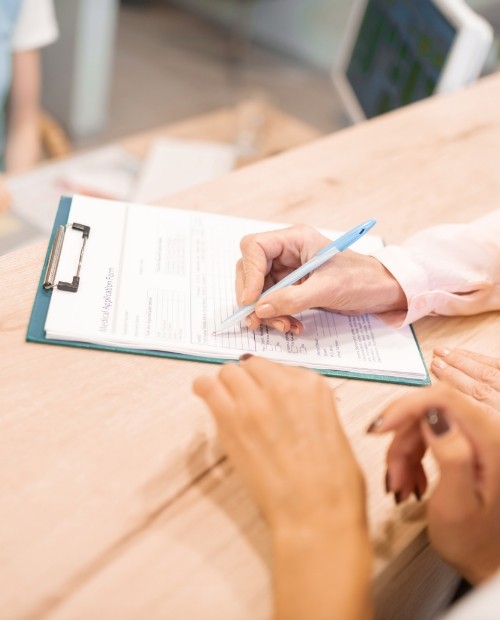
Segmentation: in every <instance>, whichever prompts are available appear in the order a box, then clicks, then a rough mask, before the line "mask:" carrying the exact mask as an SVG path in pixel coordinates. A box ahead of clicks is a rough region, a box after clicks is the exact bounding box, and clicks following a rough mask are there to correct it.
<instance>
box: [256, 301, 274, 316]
mask: <svg viewBox="0 0 500 620" xmlns="http://www.w3.org/2000/svg"><path fill="white" fill-rule="evenodd" d="M255 314H256V315H257V316H258V317H259V318H261V319H270V318H271V317H273V316H274V315H275V314H276V312H275V311H274V308H273V307H272V306H271V304H262V305H261V306H257V308H255Z"/></svg>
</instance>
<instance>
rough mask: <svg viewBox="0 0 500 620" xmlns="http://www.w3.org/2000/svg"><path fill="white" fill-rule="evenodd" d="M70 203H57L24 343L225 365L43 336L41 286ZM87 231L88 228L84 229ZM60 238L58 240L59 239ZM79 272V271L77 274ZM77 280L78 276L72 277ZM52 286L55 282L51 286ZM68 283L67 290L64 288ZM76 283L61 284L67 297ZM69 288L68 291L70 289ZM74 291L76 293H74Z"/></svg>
mask: <svg viewBox="0 0 500 620" xmlns="http://www.w3.org/2000/svg"><path fill="white" fill-rule="evenodd" d="M71 201H72V198H70V197H68V196H62V197H61V200H60V202H59V207H58V209H57V213H56V216H55V220H54V226H53V229H52V233H51V236H50V240H49V245H48V248H47V253H46V256H45V260H44V263H43V268H42V273H41V276H40V281H39V283H38V287H37V292H36V296H35V301H34V303H33V309H32V311H31V316H30V320H29V323H28V330H27V332H26V341H27V342H36V343H39V344H55V345H60V346H67V347H78V348H82V349H97V350H101V351H114V352H116V353H135V354H138V355H149V356H151V357H166V358H171V359H178V360H189V361H192V362H209V363H213V364H223V363H226V362H227V360H225V359H222V358H213V357H201V356H195V355H186V354H184V353H175V352H173V351H157V350H152V349H132V348H126V347H113V346H109V345H101V344H95V343H90V342H77V341H75V340H59V339H58V340H55V339H51V338H47V337H46V335H45V321H46V319H47V313H48V311H49V305H50V298H51V295H52V287H47V286H44V284H45V283H46V278H47V273H48V268H49V263H50V259H51V256H54V254H53V251H57V239H58V231H59V230H60V227H67V226H68V225H69V224H68V218H69V212H70V209H71ZM78 226H79V227H81V229H80V228H77V229H76V230H77V231H80V230H81V232H82V235H83V234H84V231H83V228H84V227H85V224H78ZM87 228H88V227H87ZM88 233H89V234H88V236H87V238H88V237H90V234H92V231H91V230H89V231H88ZM59 238H60V237H59ZM81 259H82V261H83V260H84V259H85V255H84V254H83V256H82V255H81ZM76 273H78V271H77V272H76ZM75 277H77V276H75ZM54 284H55V283H54ZM65 284H68V285H69V286H68V287H65V286H64V285H65ZM75 284H76V283H75V282H74V281H73V282H72V283H66V282H63V283H62V285H63V286H62V290H66V291H68V294H78V286H76V287H75ZM70 287H71V288H70ZM73 289H76V290H73Z"/></svg>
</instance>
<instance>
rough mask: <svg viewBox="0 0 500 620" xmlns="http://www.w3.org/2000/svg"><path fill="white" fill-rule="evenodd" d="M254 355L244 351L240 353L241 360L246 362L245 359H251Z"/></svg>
mask: <svg viewBox="0 0 500 620" xmlns="http://www.w3.org/2000/svg"><path fill="white" fill-rule="evenodd" d="M251 357H253V355H252V354H251V353H243V355H240V362H244V361H245V360H249V359H250V358H251Z"/></svg>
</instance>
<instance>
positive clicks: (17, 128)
mask: <svg viewBox="0 0 500 620" xmlns="http://www.w3.org/2000/svg"><path fill="white" fill-rule="evenodd" d="M39 99H40V57H39V53H38V51H37V50H29V51H25V52H17V53H16V54H14V56H13V70H12V86H11V92H10V95H9V101H8V108H7V120H8V123H7V143H6V148H5V167H6V170H7V171H8V172H17V171H20V170H25V169H26V168H29V167H31V166H32V165H33V164H35V163H36V162H37V161H38V160H39V159H40V154H41V144H40V125H39V122H40V102H39Z"/></svg>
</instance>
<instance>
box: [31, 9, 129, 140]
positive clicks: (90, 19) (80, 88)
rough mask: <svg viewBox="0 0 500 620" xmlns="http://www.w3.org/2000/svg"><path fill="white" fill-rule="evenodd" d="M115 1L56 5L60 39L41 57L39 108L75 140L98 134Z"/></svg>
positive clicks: (103, 114) (108, 79) (102, 123)
mask: <svg viewBox="0 0 500 620" xmlns="http://www.w3.org/2000/svg"><path fill="white" fill-rule="evenodd" d="M118 4H119V0H55V2H54V5H55V9H56V16H57V21H58V24H59V31H60V36H59V39H58V41H57V42H56V43H55V44H53V45H50V46H49V47H47V48H46V49H44V50H43V52H42V70H43V92H42V101H43V105H44V106H45V107H46V108H47V110H48V111H49V112H51V113H52V114H54V116H55V117H56V118H57V119H58V120H59V121H60V122H61V123H62V124H63V125H64V127H65V128H66V130H67V131H68V133H69V134H70V136H71V137H73V138H82V137H86V136H89V135H92V134H95V133H97V132H99V131H101V130H102V129H103V128H104V126H105V124H106V120H107V114H108V99H109V91H110V83H111V77H112V62H113V51H114V40H115V29H116V19H117V11H118Z"/></svg>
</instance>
